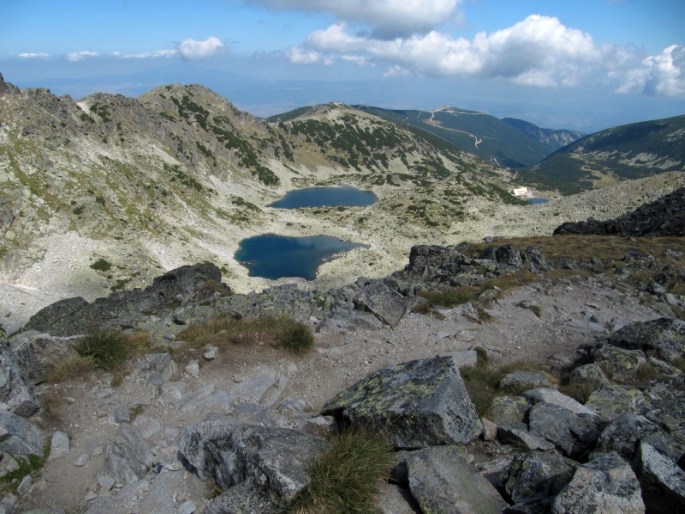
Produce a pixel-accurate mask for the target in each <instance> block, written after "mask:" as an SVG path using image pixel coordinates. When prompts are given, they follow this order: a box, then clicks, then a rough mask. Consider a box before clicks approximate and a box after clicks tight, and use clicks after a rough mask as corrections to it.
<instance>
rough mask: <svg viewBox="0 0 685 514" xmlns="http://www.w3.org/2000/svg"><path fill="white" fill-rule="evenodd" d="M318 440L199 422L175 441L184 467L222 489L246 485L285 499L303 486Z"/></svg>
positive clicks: (319, 447) (284, 432)
mask: <svg viewBox="0 0 685 514" xmlns="http://www.w3.org/2000/svg"><path fill="white" fill-rule="evenodd" d="M324 446H325V442H324V440H323V439H321V438H320V437H316V436H313V435H310V434H304V433H301V432H297V431H295V430H290V429H287V428H269V427H260V426H253V425H243V424H237V423H233V422H231V421H229V420H216V421H205V422H202V423H198V424H196V425H192V426H190V427H188V428H186V429H185V430H184V431H183V432H182V433H181V435H180V438H179V454H180V456H181V457H182V459H183V461H184V463H185V464H186V465H187V466H188V467H190V469H191V470H193V471H195V472H196V473H197V475H198V476H199V477H200V478H201V479H203V480H206V479H208V478H212V479H214V480H215V481H216V483H217V484H218V485H219V486H220V487H221V488H222V489H224V490H225V491H229V489H230V488H231V487H234V486H236V485H238V484H242V483H244V482H247V483H249V484H251V486H252V487H254V488H257V489H259V490H261V491H263V492H264V493H265V494H266V495H267V496H269V495H273V496H274V497H275V498H277V499H278V501H290V500H291V499H292V498H293V497H294V496H295V495H296V494H297V493H298V492H300V491H301V490H302V489H303V488H304V487H305V486H306V485H307V483H308V481H309V479H308V477H307V472H306V469H307V466H308V465H309V463H310V462H311V460H312V459H313V458H314V457H315V456H316V455H318V454H319V453H320V452H321V451H322V450H323V448H324Z"/></svg>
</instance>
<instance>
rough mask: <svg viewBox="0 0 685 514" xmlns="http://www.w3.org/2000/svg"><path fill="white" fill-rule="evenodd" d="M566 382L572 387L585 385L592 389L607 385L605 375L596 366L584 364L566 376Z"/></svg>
mask: <svg viewBox="0 0 685 514" xmlns="http://www.w3.org/2000/svg"><path fill="white" fill-rule="evenodd" d="M568 382H569V384H572V385H576V384H578V385H585V386H588V387H590V388H592V389H599V388H600V387H602V386H603V385H606V384H608V383H609V380H608V379H607V377H606V375H605V374H604V372H603V371H602V368H600V367H599V366H598V365H597V364H594V363H591V364H584V365H582V366H578V367H577V368H574V369H573V370H572V371H571V373H570V374H569V376H568Z"/></svg>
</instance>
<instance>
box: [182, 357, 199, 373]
mask: <svg viewBox="0 0 685 514" xmlns="http://www.w3.org/2000/svg"><path fill="white" fill-rule="evenodd" d="M183 369H184V370H185V372H186V373H188V375H190V376H191V377H199V376H200V363H199V362H198V361H197V360H195V359H193V360H192V361H190V362H189V363H188V364H186V367H185V368H183Z"/></svg>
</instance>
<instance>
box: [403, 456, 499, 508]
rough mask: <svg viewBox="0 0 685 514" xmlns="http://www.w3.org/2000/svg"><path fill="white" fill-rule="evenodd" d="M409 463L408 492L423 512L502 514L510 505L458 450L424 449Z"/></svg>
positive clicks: (409, 458)
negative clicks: (409, 491)
mask: <svg viewBox="0 0 685 514" xmlns="http://www.w3.org/2000/svg"><path fill="white" fill-rule="evenodd" d="M406 460H407V469H408V471H409V489H410V490H411V493H412V496H413V497H414V499H415V500H416V502H417V503H418V505H419V507H420V508H421V511H422V512H441V513H445V514H489V513H492V514H499V513H500V512H502V510H503V509H504V508H505V507H506V506H507V504H506V502H505V501H504V500H503V499H502V497H501V496H500V495H499V493H498V492H497V490H496V489H495V488H494V487H493V486H492V484H490V482H488V481H487V480H486V479H485V478H483V477H482V476H481V475H480V474H479V473H478V471H477V470H476V469H475V468H474V467H473V466H472V465H471V464H469V463H468V462H467V461H466V460H465V459H464V458H463V456H462V455H461V453H460V451H459V448H457V447H454V446H438V447H432V448H425V449H423V450H419V451H416V452H411V453H410V454H409V455H408V456H407V459H406Z"/></svg>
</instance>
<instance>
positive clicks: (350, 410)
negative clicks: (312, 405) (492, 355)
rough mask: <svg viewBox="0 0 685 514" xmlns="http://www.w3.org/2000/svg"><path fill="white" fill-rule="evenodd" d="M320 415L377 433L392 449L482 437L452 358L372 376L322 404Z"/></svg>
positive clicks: (401, 366)
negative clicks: (381, 431) (382, 433)
mask: <svg viewBox="0 0 685 514" xmlns="http://www.w3.org/2000/svg"><path fill="white" fill-rule="evenodd" d="M322 414H324V415H332V416H335V417H336V418H337V419H338V420H340V421H342V422H343V423H349V424H351V425H353V426H358V427H367V428H378V429H382V430H383V432H384V433H385V434H386V436H387V437H388V438H389V440H390V441H391V442H392V443H393V444H394V445H395V447H397V448H423V447H426V446H436V445H443V444H465V443H468V442H471V441H473V440H475V439H476V438H478V436H479V435H480V434H481V432H482V424H481V421H480V419H479V417H478V414H477V413H476V409H475V407H474V406H473V403H472V402H471V398H470V397H469V395H468V392H467V391H466V387H465V386H464V382H463V381H462V378H461V375H460V374H459V367H458V363H457V362H456V361H455V360H454V358H453V357H435V358H432V359H424V360H414V361H410V362H405V363H402V364H398V365H396V366H393V367H390V368H385V369H382V370H380V371H376V372H375V373H371V374H370V375H369V376H367V377H366V378H364V379H362V380H360V381H359V382H357V383H356V384H354V385H353V386H351V387H350V388H348V389H347V390H345V391H343V392H341V393H340V394H338V395H337V396H336V397H335V398H333V399H332V400H330V401H329V402H328V403H326V405H324V408H323V411H322Z"/></svg>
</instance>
